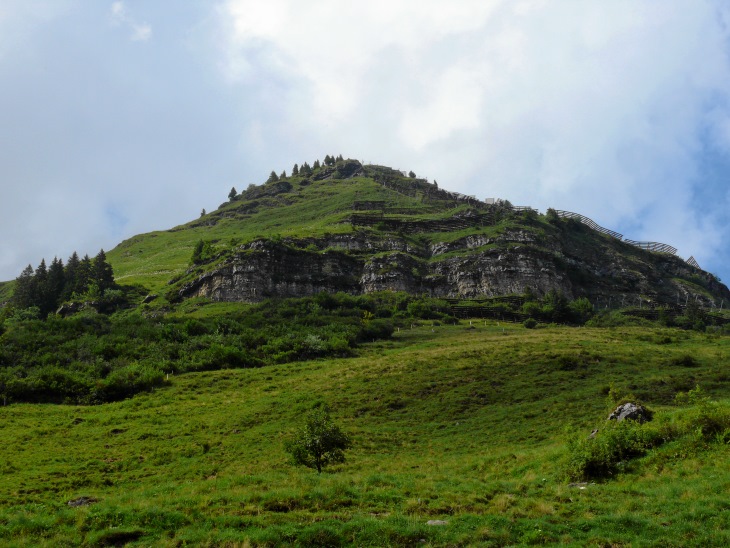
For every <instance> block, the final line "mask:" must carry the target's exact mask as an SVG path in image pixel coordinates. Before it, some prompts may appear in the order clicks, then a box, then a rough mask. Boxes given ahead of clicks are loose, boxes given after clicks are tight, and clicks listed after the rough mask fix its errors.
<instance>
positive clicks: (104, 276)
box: [12, 249, 116, 317]
mask: <svg viewBox="0 0 730 548" xmlns="http://www.w3.org/2000/svg"><path fill="white" fill-rule="evenodd" d="M15 282H16V283H15V292H14V293H13V299H12V304H13V305H14V306H15V307H16V308H20V309H25V308H31V307H37V308H38V310H39V312H40V315H41V317H45V316H47V315H48V314H49V313H51V312H53V311H55V310H56V309H57V308H58V306H59V305H60V304H61V303H62V302H64V301H67V300H69V299H72V298H73V297H74V296H80V295H84V294H93V295H98V296H100V295H103V293H104V292H105V291H106V290H108V289H113V288H115V287H116V284H115V282H114V271H113V270H112V267H111V265H110V264H109V263H108V262H107V259H106V254H105V253H104V250H103V249H102V250H101V251H99V253H98V254H97V255H96V257H94V258H93V259H91V258H90V257H89V256H88V255H85V256H84V258H83V259H79V256H78V254H77V253H76V252H75V251H74V252H73V254H72V255H71V257H69V259H68V261H67V262H66V265H64V264H63V261H62V260H61V259H58V258H54V259H53V261H52V262H51V265H50V266H47V265H46V260H45V259H42V260H41V263H40V264H39V265H38V267H37V268H36V269H35V270H33V267H32V266H31V265H28V266H27V267H25V269H24V270H23V272H22V273H21V274H20V276H18V277H17V278H16V280H15Z"/></svg>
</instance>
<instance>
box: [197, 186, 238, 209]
mask: <svg viewBox="0 0 730 548" xmlns="http://www.w3.org/2000/svg"><path fill="white" fill-rule="evenodd" d="M236 196H238V192H237V191H236V187H235V186H234V187H231V191H230V192H229V193H228V200H229V201H231V202H232V201H233V200H235V199H236ZM203 211H205V210H203Z"/></svg>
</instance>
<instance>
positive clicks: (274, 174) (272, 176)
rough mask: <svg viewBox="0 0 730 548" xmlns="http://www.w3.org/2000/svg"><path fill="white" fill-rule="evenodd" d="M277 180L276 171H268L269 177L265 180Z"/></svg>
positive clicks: (268, 181) (272, 181) (271, 181)
mask: <svg viewBox="0 0 730 548" xmlns="http://www.w3.org/2000/svg"><path fill="white" fill-rule="evenodd" d="M278 180H279V176H278V175H277V174H276V171H272V172H271V173H269V178H268V179H266V182H267V183H275V182H276V181H278Z"/></svg>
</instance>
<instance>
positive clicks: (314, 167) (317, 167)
mask: <svg viewBox="0 0 730 548" xmlns="http://www.w3.org/2000/svg"><path fill="white" fill-rule="evenodd" d="M320 167H322V166H321V165H320V163H319V160H315V161H314V164H312V169H319V168H320Z"/></svg>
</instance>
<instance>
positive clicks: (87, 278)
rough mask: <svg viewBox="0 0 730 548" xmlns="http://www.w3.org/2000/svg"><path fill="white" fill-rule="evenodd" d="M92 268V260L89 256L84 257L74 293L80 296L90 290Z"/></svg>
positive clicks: (80, 264)
mask: <svg viewBox="0 0 730 548" xmlns="http://www.w3.org/2000/svg"><path fill="white" fill-rule="evenodd" d="M91 267H92V264H91V258H90V257H89V256H88V255H84V258H83V259H81V262H80V263H79V269H78V276H77V277H76V287H75V288H74V291H75V292H76V293H77V294H78V295H82V294H83V293H86V290H87V289H89V284H90V283H91Z"/></svg>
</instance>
